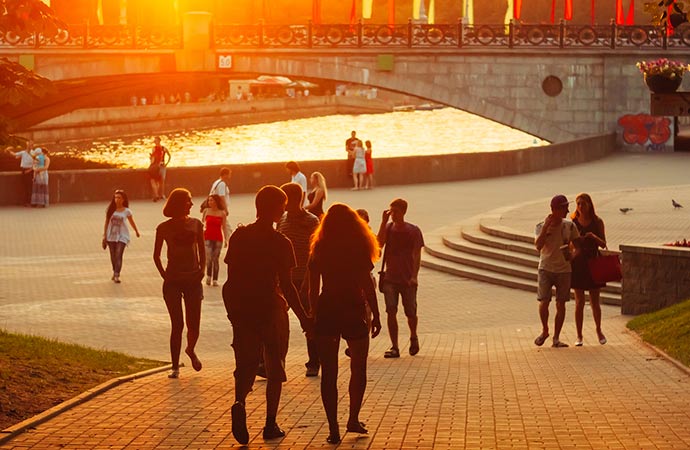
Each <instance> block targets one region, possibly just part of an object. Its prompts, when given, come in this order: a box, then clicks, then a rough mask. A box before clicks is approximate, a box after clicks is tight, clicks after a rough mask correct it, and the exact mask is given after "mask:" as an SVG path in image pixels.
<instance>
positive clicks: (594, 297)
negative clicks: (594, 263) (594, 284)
mask: <svg viewBox="0 0 690 450" xmlns="http://www.w3.org/2000/svg"><path fill="white" fill-rule="evenodd" d="M599 292H600V291H599V289H591V290H590V291H589V305H590V306H591V307H592V317H594V325H595V326H596V328H597V337H598V338H599V340H601V339H606V337H605V336H604V333H602V331H601V304H600V302H599Z"/></svg>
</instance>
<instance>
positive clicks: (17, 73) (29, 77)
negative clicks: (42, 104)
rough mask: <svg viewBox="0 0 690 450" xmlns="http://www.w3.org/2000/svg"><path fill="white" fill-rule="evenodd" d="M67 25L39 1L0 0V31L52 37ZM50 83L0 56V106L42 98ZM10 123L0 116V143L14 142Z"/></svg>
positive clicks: (19, 34)
mask: <svg viewBox="0 0 690 450" xmlns="http://www.w3.org/2000/svg"><path fill="white" fill-rule="evenodd" d="M66 28H67V26H66V25H65V24H64V23H63V22H62V21H60V20H59V19H58V18H57V17H56V16H55V13H54V12H53V10H52V9H50V7H49V6H47V5H46V4H45V3H43V2H41V1H40V0H0V33H3V34H4V35H6V36H7V35H8V34H14V35H16V36H19V37H20V38H26V37H28V36H31V35H34V34H42V35H44V36H54V35H55V34H56V33H57V32H58V30H59V29H66ZM51 91H52V83H51V81H50V80H48V79H47V78H44V77H42V76H40V75H37V74H36V73H34V72H33V71H32V70H29V69H27V68H25V67H24V66H22V65H21V64H19V63H18V62H16V61H11V60H9V59H7V58H0V108H2V109H4V108H7V107H12V106H17V105H20V104H24V103H30V102H31V101H33V100H35V99H37V98H40V97H43V96H44V95H46V94H48V93H49V92H51ZM10 125H11V124H10V123H9V121H8V120H7V118H6V117H4V116H2V115H0V143H4V144H17V143H18V142H20V141H21V140H20V139H19V138H17V137H15V136H12V135H11V134H10V132H9V131H10Z"/></svg>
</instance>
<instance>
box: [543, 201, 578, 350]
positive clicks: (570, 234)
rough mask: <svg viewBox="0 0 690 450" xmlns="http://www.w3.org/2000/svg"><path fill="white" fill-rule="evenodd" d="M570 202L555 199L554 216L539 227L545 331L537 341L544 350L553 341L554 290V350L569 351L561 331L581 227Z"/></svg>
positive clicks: (552, 205) (553, 205) (552, 214)
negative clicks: (553, 308) (553, 307)
mask: <svg viewBox="0 0 690 450" xmlns="http://www.w3.org/2000/svg"><path fill="white" fill-rule="evenodd" d="M567 215H568V199H567V198H566V197H565V195H561V194H559V195H556V196H554V197H553V198H552V199H551V214H549V215H548V216H546V219H544V221H543V222H540V223H538V224H537V227H536V230H535V234H536V238H535V240H534V243H535V245H536V247H537V250H539V274H538V277H537V279H538V284H539V288H538V292H537V300H538V301H539V318H540V319H541V326H542V331H541V334H540V335H539V336H537V338H536V339H535V340H534V343H535V345H537V346H542V345H544V342H545V341H546V338H548V337H549V304H550V303H551V289H552V288H554V287H555V289H556V318H555V320H554V333H553V344H552V345H551V346H552V347H556V348H561V347H567V346H568V344H566V343H565V342H561V340H560V335H561V328H563V321H564V320H565V302H567V301H570V272H571V268H570V259H571V258H570V246H571V243H572V242H573V241H575V240H576V239H577V238H578V237H579V236H580V234H579V233H578V231H577V227H576V226H575V224H573V223H572V222H571V221H569V220H565V218H566V216H567Z"/></svg>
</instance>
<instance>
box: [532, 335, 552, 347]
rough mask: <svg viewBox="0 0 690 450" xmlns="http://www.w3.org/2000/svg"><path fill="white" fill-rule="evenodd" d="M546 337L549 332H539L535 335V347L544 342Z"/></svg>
mask: <svg viewBox="0 0 690 450" xmlns="http://www.w3.org/2000/svg"><path fill="white" fill-rule="evenodd" d="M547 337H549V333H546V334H540V335H539V336H537V338H536V339H535V340H534V345H536V346H537V347H541V346H542V345H544V342H546V338H547Z"/></svg>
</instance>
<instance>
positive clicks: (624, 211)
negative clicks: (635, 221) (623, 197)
mask: <svg viewBox="0 0 690 450" xmlns="http://www.w3.org/2000/svg"><path fill="white" fill-rule="evenodd" d="M618 210H619V211H620V212H622V213H623V214H626V213H627V212H628V211H632V210H633V209H632V208H618Z"/></svg>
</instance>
